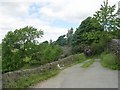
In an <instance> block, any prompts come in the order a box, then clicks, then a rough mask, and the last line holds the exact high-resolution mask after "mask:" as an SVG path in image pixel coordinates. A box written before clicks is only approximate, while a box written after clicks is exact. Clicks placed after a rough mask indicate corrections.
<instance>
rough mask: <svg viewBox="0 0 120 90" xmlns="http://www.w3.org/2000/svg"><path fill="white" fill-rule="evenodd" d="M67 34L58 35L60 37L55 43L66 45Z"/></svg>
mask: <svg viewBox="0 0 120 90" xmlns="http://www.w3.org/2000/svg"><path fill="white" fill-rule="evenodd" d="M65 36H66V35H61V36H59V37H58V39H57V40H56V41H55V44H58V45H60V46H64V45H66V38H65Z"/></svg>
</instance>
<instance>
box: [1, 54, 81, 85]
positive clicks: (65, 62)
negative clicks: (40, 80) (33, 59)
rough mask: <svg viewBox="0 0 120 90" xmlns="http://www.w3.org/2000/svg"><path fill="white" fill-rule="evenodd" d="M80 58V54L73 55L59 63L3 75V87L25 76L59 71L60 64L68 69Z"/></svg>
mask: <svg viewBox="0 0 120 90" xmlns="http://www.w3.org/2000/svg"><path fill="white" fill-rule="evenodd" d="M79 56H80V54H76V55H71V56H68V57H66V58H63V59H59V60H58V61H55V62H52V63H48V64H46V65H42V66H40V67H38V68H34V69H26V70H18V71H14V72H8V73H5V74H3V75H2V83H3V87H6V86H7V84H8V83H11V82H15V81H17V80H18V79H19V78H20V77H23V76H27V77H29V76H30V75H32V74H40V73H43V72H45V71H50V70H54V69H59V68H58V67H57V65H58V64H59V65H60V66H63V65H64V67H66V66H68V65H70V64H72V63H73V62H75V61H77V60H79Z"/></svg>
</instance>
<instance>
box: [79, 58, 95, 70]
mask: <svg viewBox="0 0 120 90" xmlns="http://www.w3.org/2000/svg"><path fill="white" fill-rule="evenodd" d="M93 62H94V59H89V61H87V62H85V63H84V64H83V65H82V66H81V67H82V68H88V67H89V66H90V65H92V64H93Z"/></svg>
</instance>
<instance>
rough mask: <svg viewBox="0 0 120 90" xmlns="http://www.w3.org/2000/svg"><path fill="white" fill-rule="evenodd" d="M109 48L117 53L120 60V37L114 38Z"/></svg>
mask: <svg viewBox="0 0 120 90" xmlns="http://www.w3.org/2000/svg"><path fill="white" fill-rule="evenodd" d="M109 50H110V51H111V52H113V53H114V54H116V55H117V57H118V59H119V60H120V39H113V40H112V42H111V43H110V47H109Z"/></svg>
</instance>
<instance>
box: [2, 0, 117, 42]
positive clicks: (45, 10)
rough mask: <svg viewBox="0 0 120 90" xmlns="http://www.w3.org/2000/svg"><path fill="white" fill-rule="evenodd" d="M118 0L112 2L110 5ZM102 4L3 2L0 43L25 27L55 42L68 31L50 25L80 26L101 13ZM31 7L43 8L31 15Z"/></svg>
mask: <svg viewBox="0 0 120 90" xmlns="http://www.w3.org/2000/svg"><path fill="white" fill-rule="evenodd" d="M118 1H119V0H109V3H110V5H113V4H117V3H118ZM102 3H103V0H29V1H25V0H14V1H13V0H1V1H0V42H1V39H2V38H4V36H5V34H6V33H7V32H8V31H10V30H12V31H14V30H15V29H19V28H22V27H25V26H27V25H28V26H34V27H36V28H38V29H42V30H44V38H43V39H41V40H42V41H43V40H50V39H53V40H56V39H57V37H58V36H60V35H62V34H65V33H67V29H68V28H64V27H57V26H51V22H54V21H56V20H63V21H66V22H73V23H78V25H79V24H80V22H81V21H82V20H84V19H85V18H86V17H88V16H91V15H92V14H93V13H94V12H95V11H96V10H99V7H100V5H101V4H102ZM32 4H37V5H40V8H33V9H34V10H35V9H38V13H33V14H31V15H30V14H29V9H30V6H31V5H32Z"/></svg>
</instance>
